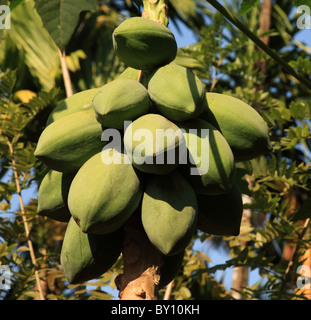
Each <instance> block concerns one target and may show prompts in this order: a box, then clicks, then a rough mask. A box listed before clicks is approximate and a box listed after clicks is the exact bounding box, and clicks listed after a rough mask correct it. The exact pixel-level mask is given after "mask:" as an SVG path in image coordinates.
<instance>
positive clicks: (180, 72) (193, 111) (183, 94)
mask: <svg viewBox="0 0 311 320" xmlns="http://www.w3.org/2000/svg"><path fill="white" fill-rule="evenodd" d="M148 92H149V95H150V99H151V101H152V102H153V103H154V105H155V106H156V108H157V109H158V110H159V111H160V113H161V114H163V115H164V116H165V117H166V118H168V119H169V120H172V121H184V120H188V119H193V118H195V117H198V116H199V115H200V113H201V112H202V110H203V109H202V105H203V100H204V96H205V91H204V86H203V83H202V82H201V80H200V79H199V78H198V77H197V76H196V75H195V74H194V73H193V72H192V71H191V70H190V69H187V68H184V67H182V66H179V65H177V64H175V63H170V64H168V65H166V66H164V67H161V68H159V69H158V70H156V71H155V72H154V73H153V74H152V75H151V77H150V80H149V83H148Z"/></svg>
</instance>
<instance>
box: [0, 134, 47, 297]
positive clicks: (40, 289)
mask: <svg viewBox="0 0 311 320" xmlns="http://www.w3.org/2000/svg"><path fill="white" fill-rule="evenodd" d="M5 138H6V141H7V144H8V147H9V149H10V153H11V155H12V166H13V173H14V179H15V184H16V191H17V195H18V199H19V204H20V207H21V213H22V219H23V224H24V228H25V234H26V238H27V243H28V247H29V252H30V258H31V262H32V264H33V266H34V267H35V278H36V283H37V288H38V291H39V296H40V300H45V298H44V295H43V291H42V287H41V281H40V277H39V272H38V270H37V266H38V264H37V260H36V256H35V251H34V248H33V245H32V241H31V240H30V237H29V235H30V231H29V225H28V222H27V217H26V212H25V207H24V202H23V198H22V193H21V186H20V183H19V178H18V173H17V170H16V161H15V159H14V150H13V145H12V143H11V141H10V140H9V138H8V137H5Z"/></svg>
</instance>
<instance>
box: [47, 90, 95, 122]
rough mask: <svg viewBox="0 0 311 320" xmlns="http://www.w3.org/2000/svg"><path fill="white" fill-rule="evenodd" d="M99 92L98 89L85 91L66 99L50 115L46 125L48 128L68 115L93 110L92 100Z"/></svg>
mask: <svg viewBox="0 0 311 320" xmlns="http://www.w3.org/2000/svg"><path fill="white" fill-rule="evenodd" d="M97 90H98V89H97V88H95V89H88V90H84V91H81V92H78V93H75V94H74V95H72V96H71V97H69V98H67V99H65V100H64V101H63V102H61V103H60V104H59V105H57V106H56V107H55V109H54V110H53V111H52V112H51V113H50V115H49V117H48V119H47V122H46V125H47V126H48V125H49V124H51V123H52V122H54V121H56V120H58V119H60V118H63V117H64V116H67V115H68V114H71V113H74V112H77V111H83V110H90V109H92V100H93V97H94V95H95V93H96V92H97Z"/></svg>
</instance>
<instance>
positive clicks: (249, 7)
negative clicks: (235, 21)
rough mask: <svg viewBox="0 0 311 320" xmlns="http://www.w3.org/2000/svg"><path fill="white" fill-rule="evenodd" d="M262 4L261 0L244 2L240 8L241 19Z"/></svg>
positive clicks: (244, 0)
mask: <svg viewBox="0 0 311 320" xmlns="http://www.w3.org/2000/svg"><path fill="white" fill-rule="evenodd" d="M259 3H260V0H243V2H242V3H241V7H240V13H239V17H242V16H244V15H245V14H246V13H248V12H250V11H251V10H253V9H254V8H255V7H257V6H258V5H259Z"/></svg>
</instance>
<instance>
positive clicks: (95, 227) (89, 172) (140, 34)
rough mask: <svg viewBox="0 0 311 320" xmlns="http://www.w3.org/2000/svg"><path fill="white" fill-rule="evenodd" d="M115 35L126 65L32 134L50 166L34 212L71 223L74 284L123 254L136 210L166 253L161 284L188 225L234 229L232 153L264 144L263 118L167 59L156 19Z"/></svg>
mask: <svg viewBox="0 0 311 320" xmlns="http://www.w3.org/2000/svg"><path fill="white" fill-rule="evenodd" d="M113 41H114V48H115V51H116V53H117V55H118V56H119V58H120V59H121V60H122V61H123V62H124V63H125V65H126V66H127V69H126V70H125V71H124V72H123V73H122V74H121V75H120V76H119V77H118V78H117V79H115V80H113V81H111V82H109V83H107V84H105V85H104V86H103V87H101V88H97V89H90V90H86V91H83V92H80V93H76V94H74V95H73V96H71V97H70V98H67V99H66V100H65V101H64V102H62V103H61V104H60V105H59V106H57V107H56V108H55V109H54V110H53V112H52V113H51V114H50V116H49V118H48V121H47V126H46V127H45V129H44V130H43V132H42V134H41V136H40V138H39V141H38V145H37V148H36V151H35V155H36V156H37V157H38V158H39V159H41V160H42V162H43V163H44V164H45V165H46V166H47V167H48V168H49V169H50V171H49V173H48V174H47V175H46V176H45V177H44V179H43V181H42V183H41V185H40V187H39V194H38V214H40V215H43V216H48V217H50V218H53V219H56V220H59V221H65V222H69V223H68V226H67V230H66V233H65V237H64V241H63V246H62V252H61V264H62V267H63V269H64V272H65V274H66V276H67V278H68V280H69V282H71V283H79V282H81V281H86V280H90V279H93V278H96V277H99V276H100V275H101V274H103V273H105V272H106V271H107V270H109V269H110V268H111V267H112V265H113V264H114V263H115V261H116V260H117V258H118V257H119V256H120V254H121V252H122V239H123V232H124V230H123V227H124V225H125V223H126V222H127V221H128V219H129V218H130V217H131V216H132V215H133V214H137V215H139V216H140V219H141V222H142V226H143V228H144V231H145V233H146V235H147V237H148V238H149V240H150V242H151V243H152V245H153V246H154V247H155V248H156V249H157V250H158V251H159V252H161V254H162V255H163V258H164V264H163V265H162V267H161V270H160V272H161V276H162V279H163V280H162V282H161V286H164V285H166V284H167V283H168V282H170V281H171V280H172V279H173V277H174V276H175V274H176V271H177V270H178V268H179V266H180V265H181V263H182V257H183V254H184V250H185V248H186V246H187V245H188V244H189V242H190V241H191V238H192V236H193V235H194V233H195V232H196V231H197V230H200V231H202V232H205V233H209V234H214V235H233V236H236V235H238V234H239V232H240V224H241V218H242V211H243V203H242V197H241V192H240V190H239V188H238V186H237V183H236V180H235V179H236V177H235V170H236V161H238V160H247V159H253V158H255V157H257V156H259V155H262V154H265V153H266V152H268V151H269V150H270V141H269V134H268V127H267V125H266V123H265V121H264V120H263V119H262V118H261V116H260V115H259V114H258V113H257V112H256V111H255V110H254V109H253V108H252V107H251V106H249V105H247V104H246V103H244V102H243V101H241V100H238V99H236V98H233V97H230V96H226V95H223V94H217V93H208V92H206V91H205V86H204V84H203V82H202V81H201V80H200V79H199V78H198V77H197V76H196V75H195V74H194V73H193V72H192V71H191V70H189V69H187V68H185V67H182V66H180V65H178V64H177V63H175V61H174V60H175V58H176V54H177V44H176V40H175V37H174V35H173V33H172V32H171V31H170V30H169V29H168V28H167V27H166V26H164V25H163V24H161V23H158V22H156V21H153V20H150V19H148V18H144V17H134V18H129V19H127V20H125V21H124V22H122V23H121V24H120V25H119V26H118V27H117V28H116V29H115V31H114V33H113ZM111 137H112V138H113V141H109V139H110V138H111ZM110 140H111V139H110Z"/></svg>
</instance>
